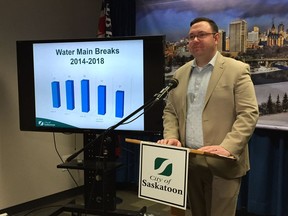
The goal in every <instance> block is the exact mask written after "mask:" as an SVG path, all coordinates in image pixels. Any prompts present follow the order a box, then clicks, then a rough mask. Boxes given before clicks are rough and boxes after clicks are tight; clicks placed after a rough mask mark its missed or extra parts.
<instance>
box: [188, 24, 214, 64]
mask: <svg viewBox="0 0 288 216" xmlns="http://www.w3.org/2000/svg"><path fill="white" fill-rule="evenodd" d="M188 37H189V50H190V52H191V54H192V55H193V56H194V58H196V59H197V58H199V59H200V58H212V57H213V56H214V55H215V52H216V50H217V43H218V37H219V35H218V33H217V32H213V31H212V28H211V26H210V25H209V23H208V22H205V21H202V22H198V23H195V24H194V25H192V26H191V27H190V30H189V36H188Z"/></svg>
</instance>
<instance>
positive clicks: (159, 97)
mask: <svg viewBox="0 0 288 216" xmlns="http://www.w3.org/2000/svg"><path fill="white" fill-rule="evenodd" d="M172 81H173V83H170V85H168V86H167V87H166V88H164V89H162V90H161V91H160V92H159V93H157V94H155V95H154V96H153V97H152V98H151V99H150V100H149V101H147V102H146V103H145V104H144V105H142V106H141V107H139V108H138V109H136V110H135V111H134V112H132V113H131V114H129V115H128V116H127V117H125V118H124V119H122V120H121V121H119V122H118V123H116V124H115V125H113V126H111V127H109V128H107V129H106V130H105V131H104V132H103V133H101V134H100V135H99V136H98V137H96V138H95V139H94V140H92V141H91V142H89V143H88V144H87V145H85V146H84V147H83V148H82V149H80V150H78V151H76V152H75V153H73V154H72V155H71V156H70V157H68V158H67V159H66V162H70V161H71V160H73V159H74V158H76V157H77V156H78V155H79V154H80V153H81V152H83V151H84V150H86V149H88V148H89V147H91V146H92V145H94V144H95V143H97V142H98V141H99V140H100V139H101V138H102V139H103V140H102V141H105V137H106V136H107V135H108V134H109V132H110V131H113V130H114V129H115V128H117V127H118V126H120V125H122V124H124V123H125V122H126V121H127V120H129V119H130V118H131V117H133V116H134V115H136V114H137V113H138V112H140V111H141V110H143V109H144V112H145V109H147V108H151V107H152V106H154V105H155V104H156V103H157V102H159V101H160V100H162V99H163V98H164V97H165V96H166V95H167V94H168V92H169V91H170V90H171V89H173V88H175V87H176V86H177V85H178V81H177V80H172ZM176 81H177V82H176ZM146 111H147V110H146ZM102 145H104V142H102ZM103 149H104V151H103ZM102 151H103V152H102V156H103V161H102V162H103V168H105V167H106V164H105V163H106V159H105V156H106V152H105V146H102ZM99 156H101V154H100V155H99ZM84 163H85V161H84ZM103 181H104V180H103ZM103 190H104V188H103ZM91 195H92V194H91ZM103 195H104V192H103ZM88 208H89V207H88ZM88 211H89V209H88ZM85 213H87V210H86V211H85ZM98 213H100V215H101V213H103V214H105V215H118V216H122V215H123V216H124V215H131V212H130V213H125V212H122V213H121V212H118V213H116V212H114V213H111V212H110V213H109V212H107V209H106V207H105V203H104V204H103V209H102V211H101V212H98ZM145 213H146V207H143V208H142V209H141V210H140V211H139V212H137V214H136V215H137V216H138V215H139V216H142V215H144V214H145Z"/></svg>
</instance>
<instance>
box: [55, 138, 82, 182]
mask: <svg viewBox="0 0 288 216" xmlns="http://www.w3.org/2000/svg"><path fill="white" fill-rule="evenodd" d="M52 134H53V142H54V148H55V151H56V153H57V155H58V157H59V158H60V160H61V161H62V163H64V160H63V159H62V157H61V155H60V153H59V151H58V148H57V143H56V136H55V133H54V132H53V133H52ZM66 170H67V171H68V173H69V175H70V177H71V178H72V180H73V181H74V183H75V185H76V187H79V185H78V183H77V182H76V180H75V178H74V176H73V175H72V173H71V172H70V170H69V169H66Z"/></svg>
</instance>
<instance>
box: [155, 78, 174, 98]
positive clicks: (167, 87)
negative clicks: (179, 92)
mask: <svg viewBox="0 0 288 216" xmlns="http://www.w3.org/2000/svg"><path fill="white" fill-rule="evenodd" d="M178 83H179V81H178V80H177V79H175V78H172V79H170V80H169V83H168V85H167V86H166V87H165V88H163V89H162V90H161V91H160V92H159V93H158V94H157V96H156V99H155V101H158V100H160V99H161V98H163V97H164V96H165V95H166V94H167V93H168V92H169V91H171V90H172V89H174V88H176V87H177V86H178Z"/></svg>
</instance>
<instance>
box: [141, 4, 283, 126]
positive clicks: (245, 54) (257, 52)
mask: <svg viewBox="0 0 288 216" xmlns="http://www.w3.org/2000/svg"><path fill="white" fill-rule="evenodd" d="M287 11H288V2H287V0H264V1H263V0H255V1H250V0H243V1H236V0H233V1H226V0H202V1H196V0H176V1H173V0H139V1H137V3H136V34H137V35H165V36H166V51H165V61H166V64H165V78H166V80H169V79H171V77H172V76H173V74H174V72H175V71H176V70H177V69H178V68H179V67H180V66H182V65H183V64H184V63H185V62H187V61H189V60H191V59H193V56H191V54H190V52H189V50H188V48H187V44H188V40H187V36H188V31H189V28H190V22H191V21H192V20H193V19H194V18H196V17H208V18H210V19H212V20H214V21H215V22H216V24H217V25H218V27H219V35H220V39H219V43H218V51H219V52H221V53H222V54H223V55H225V56H229V57H232V58H237V59H238V60H240V61H243V62H245V63H247V64H249V65H250V72H251V78H252V81H253V83H254V86H255V92H256V96H257V100H258V105H259V111H260V118H259V121H258V124H257V126H258V127H263V128H272V129H275V128H277V129H283V130H288V96H287V94H288V13H287Z"/></svg>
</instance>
